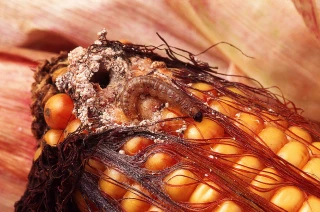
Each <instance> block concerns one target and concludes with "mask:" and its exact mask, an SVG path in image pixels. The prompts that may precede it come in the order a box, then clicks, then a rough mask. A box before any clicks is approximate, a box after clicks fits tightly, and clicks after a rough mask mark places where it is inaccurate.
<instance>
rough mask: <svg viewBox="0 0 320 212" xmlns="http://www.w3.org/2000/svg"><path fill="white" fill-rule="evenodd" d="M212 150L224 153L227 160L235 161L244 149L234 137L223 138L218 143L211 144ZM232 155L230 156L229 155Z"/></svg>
mask: <svg viewBox="0 0 320 212" xmlns="http://www.w3.org/2000/svg"><path fill="white" fill-rule="evenodd" d="M210 150H211V151H213V152H216V153H219V154H224V155H226V156H223V157H224V158H225V159H226V160H228V161H230V162H234V161H236V160H238V159H239V157H238V156H233V155H238V154H241V153H242V152H243V150H242V149H241V148H240V147H239V146H238V145H237V142H236V141H235V140H233V139H221V140H220V141H219V142H218V143H217V144H213V145H211V146H210ZM228 155H230V157H228Z"/></svg>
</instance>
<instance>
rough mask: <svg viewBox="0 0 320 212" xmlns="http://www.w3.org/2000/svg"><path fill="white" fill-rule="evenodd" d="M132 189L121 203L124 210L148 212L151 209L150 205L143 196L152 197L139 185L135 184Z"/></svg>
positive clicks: (127, 211) (128, 211)
mask: <svg viewBox="0 0 320 212" xmlns="http://www.w3.org/2000/svg"><path fill="white" fill-rule="evenodd" d="M132 188H133V189H130V190H129V191H127V192H126V193H125V195H124V196H123V200H122V201H121V207H122V209H124V211H126V212H140V211H147V210H148V209H149V208H150V204H149V203H148V202H147V201H146V197H144V196H143V195H147V196H150V194H149V193H148V191H147V190H146V189H144V188H142V187H141V186H140V185H138V184H134V185H133V186H132ZM139 192H141V193H139Z"/></svg>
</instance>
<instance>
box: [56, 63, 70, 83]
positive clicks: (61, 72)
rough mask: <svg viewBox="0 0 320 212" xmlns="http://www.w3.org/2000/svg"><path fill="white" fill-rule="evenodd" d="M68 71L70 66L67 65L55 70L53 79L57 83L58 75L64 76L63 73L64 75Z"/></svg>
mask: <svg viewBox="0 0 320 212" xmlns="http://www.w3.org/2000/svg"><path fill="white" fill-rule="evenodd" d="M67 72H68V67H67V66H66V67H62V68H59V69H57V70H55V71H54V72H53V74H52V81H53V82H54V83H55V82H56V80H57V77H59V76H62V75H64V74H65V73H67Z"/></svg>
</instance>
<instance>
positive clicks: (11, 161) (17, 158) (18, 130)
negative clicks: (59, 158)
mask: <svg viewBox="0 0 320 212" xmlns="http://www.w3.org/2000/svg"><path fill="white" fill-rule="evenodd" d="M52 55H53V54H52V53H46V52H38V51H33V50H27V49H18V48H5V49H4V48H3V49H0V73H1V77H0V87H1V92H0V123H1V125H0V126H1V127H0V146H1V148H0V173H1V174H0V185H1V186H0V199H1V201H0V208H1V211H12V210H13V205H14V203H15V202H16V201H17V200H18V199H19V198H20V197H21V195H22V194H23V192H24V190H25V187H26V183H27V175H28V173H29V170H30V167H31V165H32V158H33V154H34V151H35V148H36V140H35V138H34V137H33V135H32V133H31V128H30V124H31V120H32V117H31V113H30V103H31V92H30V90H31V87H30V85H31V83H32V82H33V74H34V73H33V71H32V68H35V67H36V66H37V65H38V61H40V60H43V59H45V58H47V57H51V56H52Z"/></svg>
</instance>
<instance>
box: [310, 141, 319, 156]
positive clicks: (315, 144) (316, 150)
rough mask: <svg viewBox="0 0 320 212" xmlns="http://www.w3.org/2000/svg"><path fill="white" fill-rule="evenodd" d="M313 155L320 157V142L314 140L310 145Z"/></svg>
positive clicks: (311, 154)
mask: <svg viewBox="0 0 320 212" xmlns="http://www.w3.org/2000/svg"><path fill="white" fill-rule="evenodd" d="M309 152H310V156H311V157H320V142H313V143H311V144H310V145H309Z"/></svg>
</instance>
